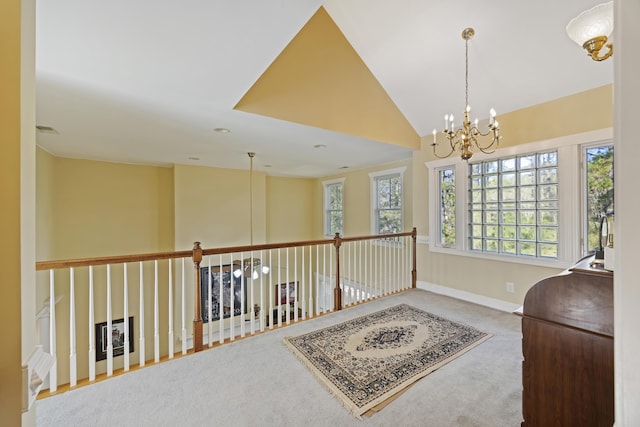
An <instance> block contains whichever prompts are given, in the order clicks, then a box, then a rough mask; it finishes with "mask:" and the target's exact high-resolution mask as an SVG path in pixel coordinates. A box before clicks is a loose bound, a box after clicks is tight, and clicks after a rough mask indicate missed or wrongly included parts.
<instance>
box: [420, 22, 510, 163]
mask: <svg viewBox="0 0 640 427" xmlns="http://www.w3.org/2000/svg"><path fill="white" fill-rule="evenodd" d="M475 33H476V32H475V30H474V29H473V28H465V29H464V31H463V32H462V38H463V39H464V45H465V76H464V80H465V105H466V108H465V110H464V120H463V121H462V127H461V128H459V129H455V128H454V123H453V120H454V119H453V114H447V115H445V116H444V130H443V131H442V133H444V134H445V136H446V137H447V139H448V140H449V145H450V151H449V153H447V154H446V155H444V156H440V155H438V153H437V152H436V147H437V145H438V144H437V142H436V133H437V132H436V130H435V129H434V130H433V144H431V146H432V147H433V155H434V156H436V157H437V158H439V159H444V158H445V157H449V156H450V155H451V154H453V153H454V152H455V151H459V152H460V157H461V158H462V160H469V159H470V158H471V156H473V151H472V149H473V147H475V148H477V149H478V150H480V151H481V152H483V153H486V154H491V153H493V152H494V151H496V149H497V148H498V144H499V142H500V128H499V127H498V121H497V120H496V111H495V110H494V109H493V108H492V109H491V110H490V111H489V115H490V119H489V124H488V129H487V131H486V132H484V133H483V132H482V131H481V130H480V128H478V119H475V120H474V122H473V123H471V121H469V112H470V111H471V107H469V40H471V38H473V36H474V35H475ZM487 136H490V138H488V139H487V141H488V142H485V143H484V144H483V143H482V142H481V141H480V138H484V137H487Z"/></svg>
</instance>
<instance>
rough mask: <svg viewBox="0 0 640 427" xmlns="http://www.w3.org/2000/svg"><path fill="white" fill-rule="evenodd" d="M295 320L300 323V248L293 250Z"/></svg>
mask: <svg viewBox="0 0 640 427" xmlns="http://www.w3.org/2000/svg"><path fill="white" fill-rule="evenodd" d="M293 283H294V285H293V291H294V292H293V320H294V321H295V322H297V321H298V248H297V247H295V248H293Z"/></svg>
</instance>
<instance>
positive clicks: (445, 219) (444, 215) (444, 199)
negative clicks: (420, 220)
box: [438, 167, 456, 247]
mask: <svg viewBox="0 0 640 427" xmlns="http://www.w3.org/2000/svg"><path fill="white" fill-rule="evenodd" d="M438 207H439V209H438V230H439V234H438V244H439V245H441V246H449V247H451V246H454V245H455V244H456V170H455V168H453V167H445V168H442V169H439V170H438Z"/></svg>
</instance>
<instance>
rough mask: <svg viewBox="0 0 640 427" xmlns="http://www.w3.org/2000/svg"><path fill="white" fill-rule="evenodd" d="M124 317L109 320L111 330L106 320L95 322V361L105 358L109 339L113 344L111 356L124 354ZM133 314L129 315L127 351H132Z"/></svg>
mask: <svg viewBox="0 0 640 427" xmlns="http://www.w3.org/2000/svg"><path fill="white" fill-rule="evenodd" d="M124 328H125V325H124V318H122V319H116V320H113V321H111V331H109V330H107V322H102V323H96V335H95V337H96V362H98V361H100V360H105V359H106V358H107V345H108V343H109V340H111V344H112V345H113V357H117V356H122V355H123V354H124ZM133 341H134V340H133V316H129V353H133Z"/></svg>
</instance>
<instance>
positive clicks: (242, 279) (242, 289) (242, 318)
mask: <svg viewBox="0 0 640 427" xmlns="http://www.w3.org/2000/svg"><path fill="white" fill-rule="evenodd" d="M249 261H251V260H249ZM240 262H241V263H242V270H243V271H244V270H245V267H244V253H241V254H240ZM231 269H232V270H233V266H231ZM248 271H249V277H251V276H252V275H253V265H251V266H250V267H248ZM231 273H232V274H231V292H232V294H231V295H235V288H234V286H233V271H232V272H231ZM246 286H247V275H246V272H245V274H243V275H242V276H240V307H239V308H240V336H241V337H244V335H245V331H244V321H245V311H246V310H245V309H246V307H247V305H246V304H247V302H246V301H245V299H246V298H245V297H244V294H245V291H246Z"/></svg>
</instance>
